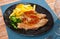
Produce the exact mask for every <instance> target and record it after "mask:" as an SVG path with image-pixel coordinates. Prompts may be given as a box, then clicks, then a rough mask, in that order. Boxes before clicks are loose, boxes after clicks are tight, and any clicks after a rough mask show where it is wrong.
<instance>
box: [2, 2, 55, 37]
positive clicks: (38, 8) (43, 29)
mask: <svg viewBox="0 0 60 39" xmlns="http://www.w3.org/2000/svg"><path fill="white" fill-rule="evenodd" d="M19 4H20V3H19ZM23 4H31V6H33V5H36V11H37V12H39V13H43V14H46V15H47V17H46V18H47V19H48V23H47V24H46V25H44V26H43V27H40V28H39V29H37V30H27V31H26V30H24V29H15V28H14V27H13V26H12V25H11V24H10V23H11V21H10V19H9V15H10V14H11V13H12V11H13V10H14V9H15V7H16V5H17V4H14V5H11V6H10V7H8V8H7V9H6V11H5V12H4V14H3V17H4V21H5V24H6V25H7V26H8V27H9V28H11V29H12V30H13V31H15V32H18V33H20V34H23V35H28V36H35V35H39V34H42V33H45V32H47V31H48V30H50V29H51V28H52V27H53V24H54V20H53V17H52V15H51V14H50V12H49V11H48V10H46V9H45V8H44V7H42V6H40V5H37V4H33V3H23Z"/></svg>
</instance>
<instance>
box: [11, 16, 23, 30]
mask: <svg viewBox="0 0 60 39" xmlns="http://www.w3.org/2000/svg"><path fill="white" fill-rule="evenodd" d="M10 20H11V25H12V26H13V27H14V28H15V29H17V26H16V24H17V23H21V22H22V20H21V19H19V18H16V17H15V16H10Z"/></svg>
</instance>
